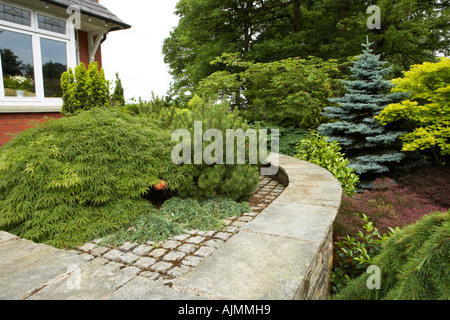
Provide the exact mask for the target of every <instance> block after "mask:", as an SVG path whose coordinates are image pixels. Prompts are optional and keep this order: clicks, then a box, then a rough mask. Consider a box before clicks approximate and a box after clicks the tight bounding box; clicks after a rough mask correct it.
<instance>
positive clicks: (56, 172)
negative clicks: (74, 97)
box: [0, 109, 183, 248]
mask: <svg viewBox="0 0 450 320" xmlns="http://www.w3.org/2000/svg"><path fill="white" fill-rule="evenodd" d="M172 148H173V143H172V142H171V140H170V132H169V131H166V130H163V129H162V128H161V127H160V126H159V125H158V123H157V122H156V121H155V120H152V119H149V118H145V117H133V116H131V115H128V114H124V113H122V112H120V111H118V110H115V109H94V110H90V111H83V112H81V113H79V114H78V115H76V116H73V117H67V118H63V119H59V120H52V121H48V122H46V123H45V124H39V125H36V126H35V127H34V128H31V129H28V130H26V131H24V132H22V133H20V134H19V135H18V136H16V137H15V138H14V139H12V140H11V141H10V142H9V143H8V144H6V145H5V146H4V147H2V148H1V149H0V229H2V230H5V231H8V232H11V233H13V234H16V235H18V236H20V237H22V238H25V239H29V240H32V241H35V242H43V243H47V244H50V245H53V246H55V247H59V248H70V247H74V246H77V245H80V244H82V243H84V242H86V241H89V240H92V239H93V237H100V236H103V235H105V234H107V233H109V232H111V231H115V230H118V229H120V228H121V227H123V226H126V225H128V224H130V222H131V221H132V220H133V219H135V218H137V217H138V216H140V215H141V214H143V213H146V212H153V211H154V210H156V209H154V208H153V206H152V204H151V203H150V202H149V201H147V200H145V199H144V198H143V197H142V196H143V195H144V194H145V193H146V192H147V191H148V190H149V189H150V188H151V187H152V186H153V185H155V184H157V183H158V182H159V181H160V180H164V181H165V183H166V184H167V188H168V189H172V190H173V189H176V188H177V187H178V186H179V184H180V183H181V181H182V180H183V175H182V172H181V170H182V168H181V167H178V166H176V165H174V164H173V163H172V161H171V151H172Z"/></svg>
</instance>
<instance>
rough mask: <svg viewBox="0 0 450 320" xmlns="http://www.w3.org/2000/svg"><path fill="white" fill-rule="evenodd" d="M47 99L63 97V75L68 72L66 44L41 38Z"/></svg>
mask: <svg viewBox="0 0 450 320" xmlns="http://www.w3.org/2000/svg"><path fill="white" fill-rule="evenodd" d="M41 55H42V74H43V77H44V95H45V97H47V98H49V97H62V89H61V81H60V80H61V75H62V73H63V72H65V71H67V52H66V43H65V42H61V41H56V40H50V39H44V38H41Z"/></svg>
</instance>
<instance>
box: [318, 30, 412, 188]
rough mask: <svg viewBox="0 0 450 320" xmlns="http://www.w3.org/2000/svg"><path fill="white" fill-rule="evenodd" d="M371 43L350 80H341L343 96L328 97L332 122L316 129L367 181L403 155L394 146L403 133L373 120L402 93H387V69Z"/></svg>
mask: <svg viewBox="0 0 450 320" xmlns="http://www.w3.org/2000/svg"><path fill="white" fill-rule="evenodd" d="M371 45H372V43H369V41H368V39H367V43H366V44H363V45H362V46H363V47H364V50H363V53H362V54H361V55H360V56H359V57H358V58H357V60H356V61H354V62H353V67H351V68H350V69H351V72H352V74H351V78H352V79H351V80H349V81H343V83H344V85H345V88H346V91H347V92H346V94H345V95H344V96H343V97H340V98H331V99H329V101H330V102H334V103H337V104H338V105H337V106H336V105H335V106H329V107H326V108H324V112H323V115H324V116H325V117H327V118H329V119H331V120H332V121H331V122H329V123H326V124H323V125H321V126H320V127H319V129H318V130H319V133H320V134H322V135H325V136H327V137H328V139H329V140H330V141H337V142H339V144H340V146H341V147H342V151H343V152H344V153H345V155H346V157H347V158H348V159H349V161H350V165H349V166H350V167H351V168H353V169H354V170H355V171H356V173H357V174H359V175H360V178H361V182H363V184H364V182H367V181H370V180H372V179H373V178H376V177H378V176H379V175H380V174H381V173H386V172H388V171H389V170H390V168H391V167H392V165H393V164H395V163H399V162H400V161H401V160H402V159H403V158H404V154H403V153H401V152H399V151H398V150H400V147H397V146H396V143H397V138H398V137H399V136H400V135H401V134H402V132H400V131H395V130H392V129H391V128H389V127H386V126H382V125H380V124H379V123H378V121H377V120H376V119H375V118H374V117H375V116H377V115H378V114H379V113H380V112H381V111H382V110H383V109H384V108H385V107H386V106H387V105H388V104H390V103H393V102H398V101H401V100H402V98H403V97H404V95H405V94H404V93H390V90H391V88H392V87H393V84H392V83H391V81H388V80H385V77H386V76H387V75H388V74H389V73H390V72H391V68H390V67H386V66H385V65H386V63H387V62H384V61H381V60H380V55H375V54H373V51H372V50H371V49H370V46H371ZM363 184H361V186H363Z"/></svg>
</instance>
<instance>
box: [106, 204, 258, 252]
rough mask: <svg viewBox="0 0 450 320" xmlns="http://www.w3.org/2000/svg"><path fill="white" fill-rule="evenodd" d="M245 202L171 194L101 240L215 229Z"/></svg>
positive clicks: (133, 239) (142, 239) (243, 208)
mask: <svg viewBox="0 0 450 320" xmlns="http://www.w3.org/2000/svg"><path fill="white" fill-rule="evenodd" d="M250 211H251V209H250V206H249V204H248V203H247V202H241V203H238V202H236V201H233V200H231V199H229V198H225V197H215V198H210V199H192V198H179V197H173V198H171V199H169V200H167V201H165V202H164V203H163V204H162V206H161V209H160V210H159V211H150V212H146V213H144V214H142V215H141V216H140V217H138V218H137V219H136V220H134V221H133V222H132V223H131V224H130V226H129V228H123V229H121V230H119V231H117V232H115V233H114V234H112V235H110V236H108V237H106V238H105V239H104V241H103V243H105V244H113V245H118V244H122V243H125V242H127V241H130V242H136V243H146V242H147V241H149V240H151V241H160V240H165V239H167V238H170V237H172V236H176V235H178V234H182V233H184V232H185V231H186V230H200V231H218V230H221V229H222V228H223V227H224V226H225V223H224V222H223V219H225V218H227V217H231V216H236V217H238V216H240V215H241V214H243V213H245V212H250Z"/></svg>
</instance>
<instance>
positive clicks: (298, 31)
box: [163, 0, 450, 92]
mask: <svg viewBox="0 0 450 320" xmlns="http://www.w3.org/2000/svg"><path fill="white" fill-rule="evenodd" d="M373 4H377V5H378V6H380V8H381V28H380V29H374V30H372V31H370V33H371V37H372V39H374V42H375V44H374V48H375V49H376V51H377V52H378V53H379V54H381V56H382V59H383V60H385V61H388V62H390V63H391V64H393V65H394V71H396V72H397V74H396V75H397V76H400V74H401V73H400V71H402V70H407V69H409V67H410V65H411V64H417V63H422V62H424V61H432V60H434V58H435V56H436V53H437V52H440V53H443V54H447V55H448V54H449V47H450V42H449V41H450V40H449V39H450V37H449V32H450V26H449V24H448V21H449V20H450V4H449V1H448V0H425V1H424V0H379V1H365V0H322V1H312V0H256V1H255V0H180V1H179V2H178V4H177V7H176V14H177V15H178V16H179V17H180V21H179V24H178V26H177V27H176V28H174V30H173V31H172V32H171V34H170V36H169V37H168V38H167V39H165V41H164V44H163V53H164V60H165V62H166V63H167V64H168V65H169V67H170V71H171V73H172V75H173V77H174V80H175V81H174V85H173V90H174V91H176V92H178V91H180V90H181V91H183V90H189V91H191V92H192V91H194V90H195V88H196V87H197V85H198V84H199V82H200V81H201V79H203V78H206V77H207V76H209V75H211V74H212V73H214V72H216V71H220V70H223V69H220V68H223V66H219V65H217V64H216V65H211V64H210V62H211V61H212V60H214V59H215V57H218V56H220V55H222V54H223V53H229V52H239V53H241V54H242V55H243V58H244V60H247V61H250V60H251V61H254V62H273V61H276V60H282V59H287V58H294V57H301V58H307V57H308V56H316V57H320V58H322V59H326V60H327V59H330V58H334V59H337V60H339V61H344V60H346V59H347V58H348V57H349V56H355V55H358V54H359V50H358V49H357V48H358V46H359V44H360V43H361V42H362V41H364V38H365V35H366V34H367V32H368V29H367V26H366V22H367V19H368V18H369V15H368V14H367V8H368V7H369V6H370V5H373Z"/></svg>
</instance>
